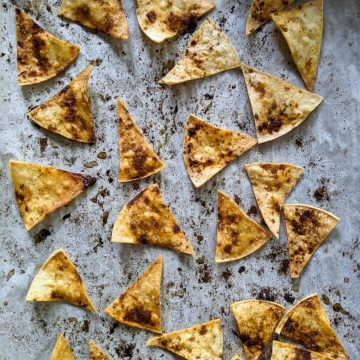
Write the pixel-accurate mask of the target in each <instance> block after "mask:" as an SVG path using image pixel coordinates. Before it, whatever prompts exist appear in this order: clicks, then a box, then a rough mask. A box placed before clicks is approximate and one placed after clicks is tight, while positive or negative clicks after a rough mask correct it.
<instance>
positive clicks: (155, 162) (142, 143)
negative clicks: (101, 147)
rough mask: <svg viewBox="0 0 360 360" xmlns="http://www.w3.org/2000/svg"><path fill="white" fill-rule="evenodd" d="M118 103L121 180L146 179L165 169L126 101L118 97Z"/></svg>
mask: <svg viewBox="0 0 360 360" xmlns="http://www.w3.org/2000/svg"><path fill="white" fill-rule="evenodd" d="M116 104H117V116H118V120H119V127H118V129H119V150H120V172H119V178H118V180H119V182H127V181H133V180H139V179H144V178H146V177H148V176H151V175H153V174H156V173H157V172H159V171H161V170H162V169H164V167H165V164H164V163H163V162H162V161H161V160H160V158H159V157H158V156H157V155H156V153H155V152H154V150H153V149H152V147H151V146H150V144H149V143H148V142H147V141H146V139H145V137H144V135H143V133H142V132H141V130H140V129H139V128H138V126H137V125H136V123H135V121H134V119H133V118H132V116H131V115H130V113H129V111H128V110H127V109H126V106H125V103H123V102H122V101H121V100H120V99H117V101H116Z"/></svg>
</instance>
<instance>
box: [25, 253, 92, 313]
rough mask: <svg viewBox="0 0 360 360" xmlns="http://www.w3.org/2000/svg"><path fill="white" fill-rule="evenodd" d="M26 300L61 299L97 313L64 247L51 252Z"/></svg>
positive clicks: (32, 284)
mask: <svg viewBox="0 0 360 360" xmlns="http://www.w3.org/2000/svg"><path fill="white" fill-rule="evenodd" d="M26 301H45V302H53V301H61V302H66V303H69V304H72V305H75V306H79V307H83V308H85V309H87V310H90V311H92V312H94V313H96V309H95V306H94V305H93V303H92V302H91V300H90V298H89V295H88V294H87V291H86V288H85V285H84V282H83V281H82V279H81V276H80V274H79V273H78V271H77V270H76V268H75V266H74V264H73V263H72V262H71V260H70V258H69V256H68V255H67V254H66V253H65V251H64V250H63V249H59V250H56V251H55V252H54V253H53V254H51V255H50V257H49V258H48V259H47V260H46V261H45V263H44V265H43V266H42V267H41V269H40V270H39V271H38V273H37V274H36V275H35V278H34V280H33V281H32V283H31V285H30V289H29V291H28V293H27V295H26Z"/></svg>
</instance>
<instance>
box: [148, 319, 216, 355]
mask: <svg viewBox="0 0 360 360" xmlns="http://www.w3.org/2000/svg"><path fill="white" fill-rule="evenodd" d="M146 345H147V346H158V347H160V348H163V349H165V350H168V351H171V352H173V353H175V354H177V355H180V356H182V357H183V358H184V359H188V360H194V359H204V360H221V359H222V352H223V333H222V327H221V320H219V319H216V320H212V321H209V322H207V323H203V324H200V325H195V326H192V327H190V328H188V329H184V330H178V331H174V332H171V333H167V334H164V335H161V336H157V337H155V338H152V339H150V340H148V342H147V344H146Z"/></svg>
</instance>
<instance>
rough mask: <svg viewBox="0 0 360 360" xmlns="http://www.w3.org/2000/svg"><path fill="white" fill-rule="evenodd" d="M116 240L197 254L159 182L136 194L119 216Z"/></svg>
mask: <svg viewBox="0 0 360 360" xmlns="http://www.w3.org/2000/svg"><path fill="white" fill-rule="evenodd" d="M111 241H112V242H118V243H127V244H136V245H139V244H143V245H145V244H147V245H154V246H160V247H164V248H168V249H171V250H175V251H178V252H182V253H185V254H189V255H195V252H194V250H193V248H192V246H191V244H190V243H189V242H188V240H187V239H186V237H185V234H184V232H183V231H182V230H181V228H180V226H179V225H178V224H177V222H176V219H175V217H174V215H173V214H172V212H171V211H170V209H169V208H168V207H167V206H166V204H165V203H164V200H163V198H162V196H161V193H160V188H159V185H158V184H154V185H151V186H149V187H147V188H146V189H144V190H143V191H141V192H140V193H139V194H138V195H137V196H135V197H134V198H133V199H132V200H131V201H130V202H129V203H128V204H127V205H125V206H124V207H123V209H122V210H121V211H120V213H119V215H118V218H117V219H116V222H115V225H114V228H113V231H112V237H111Z"/></svg>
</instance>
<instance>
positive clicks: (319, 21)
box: [271, 0, 324, 91]
mask: <svg viewBox="0 0 360 360" xmlns="http://www.w3.org/2000/svg"><path fill="white" fill-rule="evenodd" d="M323 7H324V2H323V0H315V1H310V2H308V3H305V4H302V5H300V6H299V7H297V8H294V9H290V10H287V11H282V12H279V13H276V14H272V15H271V19H272V20H273V21H274V23H275V25H276V26H277V27H278V28H279V30H280V31H281V33H282V34H283V36H284V38H285V40H286V41H287V43H288V45H289V48H290V51H291V54H292V57H293V59H294V61H295V64H296V66H297V68H298V70H299V72H300V75H301V77H302V78H303V80H304V83H305V85H306V87H307V88H308V89H309V90H310V91H313V89H314V83H315V79H316V73H317V68H318V63H319V57H320V50H321V42H322V33H323Z"/></svg>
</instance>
